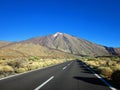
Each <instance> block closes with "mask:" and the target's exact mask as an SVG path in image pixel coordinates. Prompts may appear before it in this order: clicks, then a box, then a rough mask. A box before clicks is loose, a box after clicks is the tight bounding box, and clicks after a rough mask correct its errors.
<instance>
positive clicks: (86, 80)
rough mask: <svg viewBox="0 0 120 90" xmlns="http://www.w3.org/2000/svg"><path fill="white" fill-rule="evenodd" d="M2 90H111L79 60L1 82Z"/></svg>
mask: <svg viewBox="0 0 120 90" xmlns="http://www.w3.org/2000/svg"><path fill="white" fill-rule="evenodd" d="M0 90H111V89H110V88H109V87H108V86H106V85H105V84H104V83H103V82H102V81H101V80H100V79H98V77H96V76H95V75H94V74H93V73H92V72H91V71H90V70H89V69H87V68H86V67H85V66H84V65H83V63H81V62H80V61H78V60H74V61H69V62H65V63H62V64H58V65H55V66H51V67H48V68H44V69H39V70H36V71H33V72H29V73H25V74H22V75H19V76H14V77H11V78H7V79H3V80H0Z"/></svg>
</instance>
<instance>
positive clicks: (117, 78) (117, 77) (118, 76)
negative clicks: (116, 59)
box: [111, 70, 120, 85]
mask: <svg viewBox="0 0 120 90" xmlns="http://www.w3.org/2000/svg"><path fill="white" fill-rule="evenodd" d="M111 78H112V80H113V81H114V82H115V83H116V84H118V85H120V70H117V71H115V72H113V74H112V75H111Z"/></svg>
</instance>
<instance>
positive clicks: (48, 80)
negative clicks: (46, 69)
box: [34, 76, 54, 90]
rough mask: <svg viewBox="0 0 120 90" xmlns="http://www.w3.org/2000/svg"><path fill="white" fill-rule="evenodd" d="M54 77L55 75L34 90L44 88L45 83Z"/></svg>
mask: <svg viewBox="0 0 120 90" xmlns="http://www.w3.org/2000/svg"><path fill="white" fill-rule="evenodd" d="M53 78H54V76H52V77H50V78H49V79H48V80H46V81H45V82H44V83H42V84H41V85H40V86H38V87H37V88H35V89H34V90H39V89H40V88H42V87H43V86H44V85H45V84H47V83H48V82H49V81H50V80H52V79H53Z"/></svg>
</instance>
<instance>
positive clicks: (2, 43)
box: [0, 41, 10, 48]
mask: <svg viewBox="0 0 120 90" xmlns="http://www.w3.org/2000/svg"><path fill="white" fill-rule="evenodd" d="M8 44H10V42H5V41H0V48H1V47H3V46H6V45H8Z"/></svg>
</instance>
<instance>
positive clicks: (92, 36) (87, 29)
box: [0, 0, 120, 47]
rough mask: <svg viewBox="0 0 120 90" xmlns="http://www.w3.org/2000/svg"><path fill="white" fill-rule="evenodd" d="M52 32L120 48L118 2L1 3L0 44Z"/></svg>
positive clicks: (33, 0)
mask: <svg viewBox="0 0 120 90" xmlns="http://www.w3.org/2000/svg"><path fill="white" fill-rule="evenodd" d="M55 32H62V33H67V34H70V35H73V36H76V37H79V38H83V39H86V40H89V41H92V42H94V43H97V44H101V45H105V46H110V47H111V46H112V47H120V0H0V40H6V41H20V40H25V39H28V38H31V37H36V36H43V35H48V34H53V33H55Z"/></svg>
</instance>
